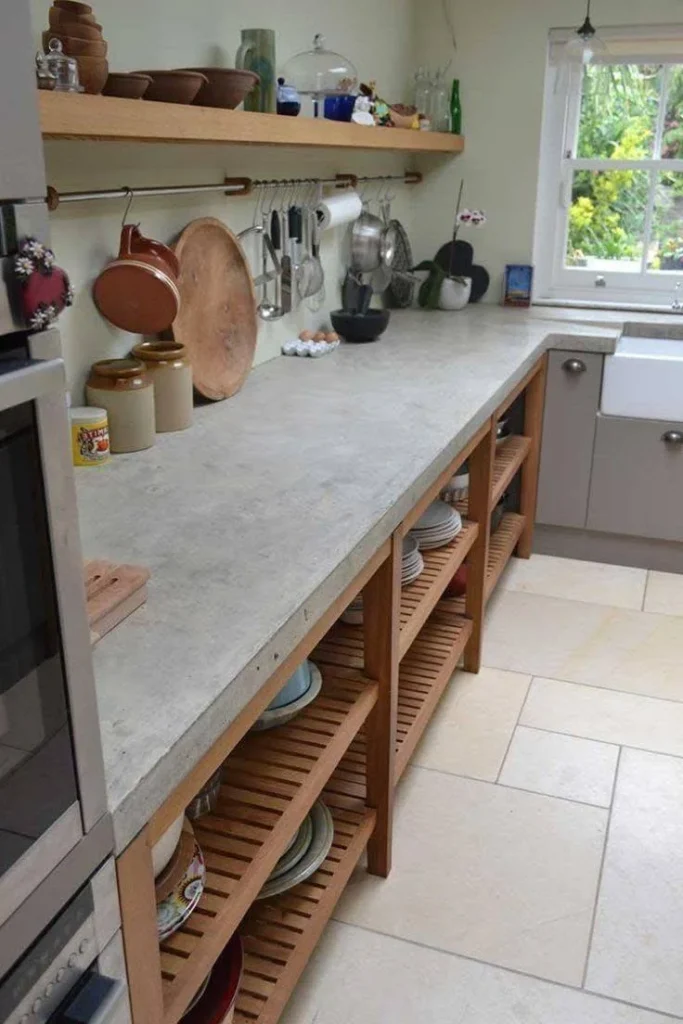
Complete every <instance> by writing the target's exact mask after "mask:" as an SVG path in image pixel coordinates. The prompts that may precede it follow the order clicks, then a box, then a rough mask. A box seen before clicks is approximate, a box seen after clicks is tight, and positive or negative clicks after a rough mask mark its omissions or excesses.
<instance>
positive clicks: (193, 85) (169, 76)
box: [137, 70, 208, 103]
mask: <svg viewBox="0 0 683 1024" xmlns="http://www.w3.org/2000/svg"><path fill="white" fill-rule="evenodd" d="M137 74H140V75H149V77H150V78H151V79H152V84H151V85H150V86H149V88H148V89H147V92H146V93H145V95H144V96H143V99H145V100H156V101H157V102H159V103H192V101H193V100H194V98H195V96H196V95H197V93H198V92H199V90H200V89H201V87H202V86H203V85H206V83H207V82H208V78H207V77H206V75H202V74H201V73H200V72H198V71H147V70H144V71H138V72H137Z"/></svg>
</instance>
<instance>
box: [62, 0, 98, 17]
mask: <svg viewBox="0 0 683 1024" xmlns="http://www.w3.org/2000/svg"><path fill="white" fill-rule="evenodd" d="M53 7H59V9H60V10H62V11H70V12H71V14H92V7H91V6H90V4H83V3H81V0H54V3H53Z"/></svg>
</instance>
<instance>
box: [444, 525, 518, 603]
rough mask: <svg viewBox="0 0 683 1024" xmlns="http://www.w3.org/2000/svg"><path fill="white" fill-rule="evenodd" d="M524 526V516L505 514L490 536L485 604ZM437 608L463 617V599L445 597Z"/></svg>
mask: <svg viewBox="0 0 683 1024" xmlns="http://www.w3.org/2000/svg"><path fill="white" fill-rule="evenodd" d="M525 524H526V517H525V516H521V515H519V514H518V513H517V512H506V513H505V515H504V516H503V518H502V520H501V524H500V526H499V527H498V529H497V530H496V532H495V533H492V534H491V539H490V541H489V556H488V561H487V564H486V582H485V585H484V598H485V600H486V601H487V602H488V600H489V598H490V597H491V595H492V593H493V591H494V590H495V589H496V584H497V583H498V580H499V579H500V577H501V575H502V573H503V570H504V569H505V566H506V565H507V564H508V562H509V561H510V558H511V557H512V553H513V551H514V550H515V548H516V546H517V543H518V541H519V538H520V537H521V536H522V532H523V530H524V526H525ZM439 608H444V609H448V610H449V611H450V612H452V613H453V614H455V615H463V614H464V612H465V598H464V597H445V598H444V599H443V600H442V601H441V603H440V605H439Z"/></svg>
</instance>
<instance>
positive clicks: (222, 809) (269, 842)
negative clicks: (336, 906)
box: [161, 667, 377, 1024]
mask: <svg viewBox="0 0 683 1024" xmlns="http://www.w3.org/2000/svg"><path fill="white" fill-rule="evenodd" d="M323 678H324V686H323V690H322V693H321V695H320V696H319V697H318V698H317V699H316V700H315V701H314V702H313V704H311V705H310V706H309V707H308V708H306V709H305V710H304V711H302V712H301V713H300V714H299V715H298V716H297V717H296V718H295V719H294V721H292V722H291V723H289V724H288V725H284V726H281V727H280V728H278V729H277V730H271V731H268V732H264V733H253V734H250V735H248V736H246V737H245V738H244V739H243V740H242V742H241V743H239V744H238V746H237V747H236V748H235V750H234V751H233V753H232V754H231V755H230V757H229V758H228V760H227V761H226V762H225V767H224V774H223V779H224V782H223V785H222V787H221V793H220V799H219V803H218V807H217V809H216V812H215V813H214V814H212V815H209V816H207V817H205V818H202V819H201V821H199V822H197V824H196V826H195V834H196V837H197V840H198V842H199V844H200V846H201V848H202V851H203V853H204V857H205V862H206V869H207V876H206V887H205V890H204V893H203V895H202V898H201V900H200V902H199V905H198V908H197V910H196V911H195V913H194V914H192V916H191V917H190V919H189V920H188V922H187V924H186V925H185V926H184V927H183V928H181V929H180V931H178V932H176V933H175V935H173V936H171V938H169V939H168V940H167V941H166V942H164V943H163V945H162V948H161V968H162V978H163V994H164V1021H165V1024H175V1022H176V1021H178V1020H180V1018H181V1017H182V1015H183V1013H184V1011H185V1010H186V1008H187V1006H188V1005H189V1003H190V1001H191V999H192V997H193V996H194V994H195V992H196V991H197V989H198V987H199V985H200V984H201V982H202V980H203V979H204V978H205V977H206V974H207V973H208V971H209V970H210V969H211V967H212V966H213V964H214V963H215V961H216V959H217V958H218V956H219V955H220V953H221V952H222V950H223V949H224V947H225V946H226V944H227V942H228V941H229V939H230V937H231V935H232V934H233V933H234V932H235V930H236V929H237V926H238V925H239V922H240V921H241V919H242V918H243V916H244V914H245V913H246V911H247V910H248V908H249V907H250V905H251V904H252V902H253V901H254V898H255V897H256V895H257V893H258V892H259V890H260V888H261V886H262V885H263V883H264V882H265V880H266V879H267V877H268V875H269V874H270V872H271V871H272V869H273V868H274V867H275V865H276V863H277V861H278V859H279V858H280V856H281V855H282V853H283V852H284V850H285V848H286V845H287V842H288V841H289V839H291V836H292V835H293V834H294V832H295V831H296V829H297V828H298V827H299V825H300V824H301V822H302V821H303V819H304V817H305V816H306V814H307V813H308V811H309V810H310V808H311V806H312V804H313V803H314V802H315V800H316V799H317V798H318V796H319V795H320V793H321V791H322V789H323V787H324V786H325V784H326V783H327V782H328V781H329V779H330V776H331V774H332V772H333V771H334V769H335V768H336V767H337V765H338V763H339V761H340V760H341V758H342V757H343V755H344V753H345V752H346V750H347V748H348V746H349V744H350V742H351V741H352V739H353V738H354V736H355V735H356V734H357V733H358V730H359V729H360V728H361V727H362V725H363V723H364V722H365V720H366V718H367V716H368V714H369V713H370V711H371V710H372V708H373V707H374V705H375V703H376V701H377V686H376V684H373V683H370V682H368V681H367V680H366V679H365V678H364V677H363V676H362V675H361V674H360V673H359V672H353V671H352V672H345V673H342V674H340V673H337V672H335V670H334V668H330V667H324V668H323Z"/></svg>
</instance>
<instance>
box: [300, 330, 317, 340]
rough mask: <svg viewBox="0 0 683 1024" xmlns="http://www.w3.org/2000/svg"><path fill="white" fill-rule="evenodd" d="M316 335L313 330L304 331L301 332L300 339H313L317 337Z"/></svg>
mask: <svg viewBox="0 0 683 1024" xmlns="http://www.w3.org/2000/svg"><path fill="white" fill-rule="evenodd" d="M315 337H316V336H315V334H314V333H313V331H302V332H301V334H300V335H299V340H300V341H313V340H314V339H315Z"/></svg>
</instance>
